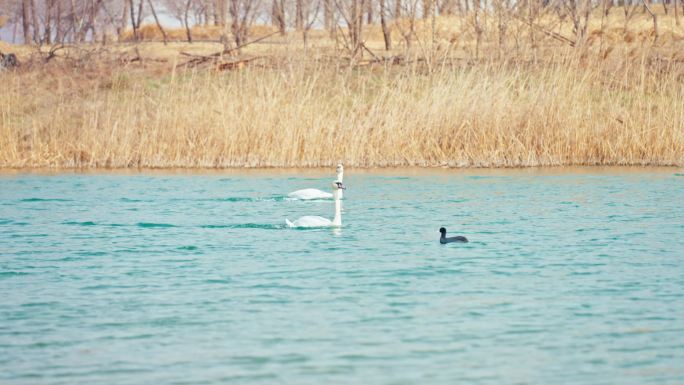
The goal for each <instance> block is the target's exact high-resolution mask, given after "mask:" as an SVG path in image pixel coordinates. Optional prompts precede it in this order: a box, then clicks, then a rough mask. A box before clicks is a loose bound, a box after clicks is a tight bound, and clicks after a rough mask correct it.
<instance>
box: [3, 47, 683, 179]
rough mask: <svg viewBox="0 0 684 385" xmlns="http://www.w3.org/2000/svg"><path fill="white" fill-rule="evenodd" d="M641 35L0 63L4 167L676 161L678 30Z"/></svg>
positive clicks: (679, 137)
mask: <svg viewBox="0 0 684 385" xmlns="http://www.w3.org/2000/svg"><path fill="white" fill-rule="evenodd" d="M592 36H594V35H592ZM644 36H645V37H644V38H643V39H642V40H641V41H640V40H634V41H632V42H627V41H617V40H615V39H614V38H613V40H610V39H606V40H605V41H604V40H603V38H601V40H600V41H599V40H598V39H594V40H593V41H588V42H587V43H586V45H585V46H583V47H574V48H573V47H568V46H563V45H562V44H560V43H558V42H557V41H554V40H553V39H551V41H548V42H546V43H544V44H540V45H538V46H535V47H531V48H527V49H518V48H515V49H514V48H513V47H512V46H511V47H510V48H509V49H507V50H502V49H500V48H498V49H497V48H496V47H495V46H492V45H490V46H484V45H483V47H485V48H486V47H488V48H486V50H485V48H482V51H481V52H478V54H477V55H471V56H468V52H471V54H472V51H468V46H467V45H461V46H458V45H456V46H455V47H456V48H458V49H456V48H454V52H455V53H454V54H452V53H449V52H448V51H447V50H448V49H450V48H448V47H446V48H444V47H441V48H440V47H436V48H435V50H434V51H431V52H432V53H431V55H429V56H419V55H414V56H400V55H396V56H392V57H391V59H392V60H390V61H376V60H374V59H368V58H366V59H363V60H357V61H353V62H349V61H345V60H343V58H342V56H343V55H341V56H340V57H337V58H335V59H331V58H330V57H329V56H326V55H327V54H329V53H330V52H331V51H330V47H318V48H316V46H312V47H310V48H309V49H308V50H307V51H302V50H299V51H297V50H294V51H293V50H288V49H289V48H292V46H283V47H280V46H277V45H272V46H267V47H264V46H258V47H257V46H255V47H254V48H250V49H251V50H248V49H246V50H245V51H244V52H242V53H241V54H240V55H238V56H235V57H232V58H230V59H229V60H230V62H232V63H238V64H236V65H233V66H223V67H221V65H217V66H216V67H211V66H209V67H207V66H204V67H191V66H188V65H185V64H187V62H188V60H191V58H192V57H197V56H192V57H188V56H184V55H180V56H178V55H179V54H178V52H184V50H185V49H186V48H183V47H188V45H185V46H183V45H179V44H176V45H170V46H167V47H163V48H160V47H161V45H160V44H158V45H156V46H154V45H153V44H147V45H142V46H140V47H138V46H131V47H128V48H127V51H126V52H124V53H121V52H117V54H116V55H118V56H116V55H114V54H113V53H109V56H106V60H105V59H102V60H99V61H98V60H90V61H86V62H77V61H75V60H71V61H68V60H66V59H64V60H62V61H60V60H58V59H55V60H53V61H50V62H49V63H48V64H45V65H31V66H25V67H24V68H23V69H22V70H19V71H15V72H13V73H6V74H3V75H0V76H2V82H3V87H4V90H3V93H2V94H1V95H0V149H1V151H0V167H3V168H34V167H57V168H129V167H132V168H177V167H181V168H184V167H188V168H227V167H328V166H331V165H335V164H337V163H338V162H344V163H345V165H348V166H351V167H410V166H419V167H539V166H569V165H638V166H672V165H679V166H681V165H684V104H683V103H681V101H682V100H684V58H682V57H681V52H683V51H682V50H681V47H682V44H683V43H682V42H683V41H684V40H682V39H680V37H678V35H672V36H670V40H666V39H665V38H661V40H660V43H659V44H646V43H645V42H646V41H647V40H644V39H647V38H648V35H644ZM455 44H457V43H455ZM369 45H370V43H369ZM155 47H156V48H155ZM192 47H194V48H195V49H198V48H197V47H204V49H205V51H210V50H209V48H207V46H206V45H205V46H201V45H193V46H192ZM157 48H159V49H164V50H167V51H168V52H171V51H173V52H176V55H175V56H173V55H170V54H168V52H167V51H165V52H167V53H166V54H163V55H162V54H159V52H158V51H156V49H157ZM132 52H135V53H136V54H135V55H138V56H132V55H133V53H132ZM376 52H378V51H376ZM146 55H147V56H146ZM155 55H156V56H155ZM194 55H198V54H194ZM101 56H103V55H100V56H97V55H92V57H101ZM113 56H116V58H113ZM122 58H124V59H125V60H124V59H122ZM20 59H21V57H20ZM395 59H396V60H395ZM117 63H118V64H117ZM240 63H241V64H240ZM27 67H28V68H27Z"/></svg>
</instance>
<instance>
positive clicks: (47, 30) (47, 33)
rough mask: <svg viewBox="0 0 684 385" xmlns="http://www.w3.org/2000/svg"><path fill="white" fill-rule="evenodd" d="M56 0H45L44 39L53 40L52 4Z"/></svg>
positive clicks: (47, 42)
mask: <svg viewBox="0 0 684 385" xmlns="http://www.w3.org/2000/svg"><path fill="white" fill-rule="evenodd" d="M53 1H54V0H45V22H44V23H43V41H44V42H45V44H50V43H51V42H52V5H53Z"/></svg>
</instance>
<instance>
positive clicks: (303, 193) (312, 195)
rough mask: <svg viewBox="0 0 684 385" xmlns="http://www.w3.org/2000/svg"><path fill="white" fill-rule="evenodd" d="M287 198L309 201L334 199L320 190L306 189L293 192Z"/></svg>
mask: <svg viewBox="0 0 684 385" xmlns="http://www.w3.org/2000/svg"><path fill="white" fill-rule="evenodd" d="M287 197H288V198H294V199H300V200H303V201H308V200H312V199H330V198H332V197H333V195H332V194H331V193H327V192H325V191H321V190H319V189H315V188H305V189H302V190H297V191H293V192H291V193H289V194H287Z"/></svg>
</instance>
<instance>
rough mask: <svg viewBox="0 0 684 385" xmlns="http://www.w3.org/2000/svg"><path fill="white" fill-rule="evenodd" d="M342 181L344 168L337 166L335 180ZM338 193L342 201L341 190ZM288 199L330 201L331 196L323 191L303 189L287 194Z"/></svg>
mask: <svg viewBox="0 0 684 385" xmlns="http://www.w3.org/2000/svg"><path fill="white" fill-rule="evenodd" d="M343 179H344V167H342V165H341V164H338V165H337V180H336V181H338V182H343ZM338 191H339V193H340V199H342V190H338ZM287 197H288V198H292V199H299V200H304V201H308V200H312V199H332V198H333V194H331V193H329V192H325V191H321V190H319V189H315V188H305V189H302V190H297V191H293V192H291V193H289V194H287Z"/></svg>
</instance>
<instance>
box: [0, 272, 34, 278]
mask: <svg viewBox="0 0 684 385" xmlns="http://www.w3.org/2000/svg"><path fill="white" fill-rule="evenodd" d="M24 275H29V273H24V272H23V271H0V278H9V277H21V276H24Z"/></svg>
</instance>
